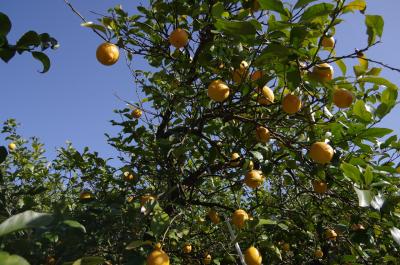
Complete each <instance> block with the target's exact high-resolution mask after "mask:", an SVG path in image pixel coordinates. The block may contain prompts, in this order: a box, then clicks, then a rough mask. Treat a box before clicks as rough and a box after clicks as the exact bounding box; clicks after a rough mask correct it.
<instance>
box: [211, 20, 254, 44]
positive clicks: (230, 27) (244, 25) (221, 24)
mask: <svg viewBox="0 0 400 265" xmlns="http://www.w3.org/2000/svg"><path fill="white" fill-rule="evenodd" d="M257 23H258V22H257ZM214 25H215V28H216V29H217V30H220V31H222V32H224V33H226V34H228V35H231V36H232V37H235V38H239V39H241V40H248V39H254V38H255V34H256V33H257V28H256V26H255V24H254V23H253V22H251V21H239V20H225V19H217V21H216V22H215V24H214ZM238 32H240V34H238Z"/></svg>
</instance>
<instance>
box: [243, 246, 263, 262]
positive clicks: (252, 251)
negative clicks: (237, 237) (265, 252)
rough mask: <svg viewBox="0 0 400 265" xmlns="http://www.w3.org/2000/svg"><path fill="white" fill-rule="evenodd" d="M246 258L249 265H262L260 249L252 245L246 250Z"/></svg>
mask: <svg viewBox="0 0 400 265" xmlns="http://www.w3.org/2000/svg"><path fill="white" fill-rule="evenodd" d="M244 260H245V261H246V264H247V265H261V262H262V257H261V254H260V252H259V251H258V249H257V248H255V247H253V246H251V247H249V248H248V249H246V251H245V252H244Z"/></svg>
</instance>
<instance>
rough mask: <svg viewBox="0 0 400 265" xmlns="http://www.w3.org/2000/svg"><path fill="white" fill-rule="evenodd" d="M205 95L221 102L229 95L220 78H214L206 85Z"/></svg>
mask: <svg viewBox="0 0 400 265" xmlns="http://www.w3.org/2000/svg"><path fill="white" fill-rule="evenodd" d="M207 95H208V96H209V97H210V98H211V99H212V100H214V101H217V102H223V101H225V100H226V99H227V98H228V97H229V87H228V86H227V85H226V84H225V83H224V82H222V81H221V80H214V81H212V82H211V83H210V84H209V85H208V91H207Z"/></svg>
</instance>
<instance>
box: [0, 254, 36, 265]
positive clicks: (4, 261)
mask: <svg viewBox="0 0 400 265" xmlns="http://www.w3.org/2000/svg"><path fill="white" fill-rule="evenodd" d="M0 261H1V263H0V264H1V265H29V262H28V261H27V260H26V259H24V258H23V257H21V256H18V255H10V254H8V253H7V252H4V251H0Z"/></svg>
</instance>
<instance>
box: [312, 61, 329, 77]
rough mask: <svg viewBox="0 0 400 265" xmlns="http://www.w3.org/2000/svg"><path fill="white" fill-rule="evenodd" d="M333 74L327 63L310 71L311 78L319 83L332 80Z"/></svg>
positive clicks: (318, 65)
mask: <svg viewBox="0 0 400 265" xmlns="http://www.w3.org/2000/svg"><path fill="white" fill-rule="evenodd" d="M333 74H334V72H333V67H332V66H331V65H330V64H328V63H322V64H317V65H316V66H314V67H313V70H312V77H313V78H315V79H316V80H318V81H320V82H328V81H330V80H332V79H333Z"/></svg>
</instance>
